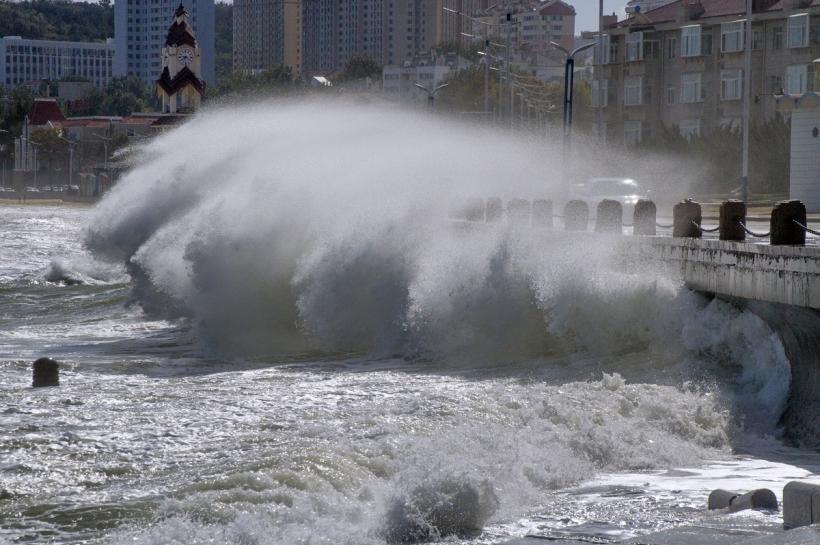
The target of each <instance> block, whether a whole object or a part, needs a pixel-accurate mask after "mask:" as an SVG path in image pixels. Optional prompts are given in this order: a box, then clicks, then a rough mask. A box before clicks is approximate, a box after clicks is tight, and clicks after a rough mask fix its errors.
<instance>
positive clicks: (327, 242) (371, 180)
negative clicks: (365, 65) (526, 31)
mask: <svg viewBox="0 0 820 545" xmlns="http://www.w3.org/2000/svg"><path fill="white" fill-rule="evenodd" d="M594 161H595V159H594V158H592V157H590V158H589V161H588V163H592V162H594ZM584 168H587V169H588V168H590V165H589V164H587V165H585V166H584ZM601 168H602V169H603V168H604V167H603V165H602V166H601ZM560 171H561V167H560V150H559V149H558V147H557V146H547V147H544V146H543V145H542V143H541V142H533V141H529V140H526V139H523V138H520V137H517V136H514V135H511V134H508V133H505V132H496V131H493V130H485V129H482V128H479V127H476V126H473V125H466V124H465V125H461V124H458V123H454V122H453V121H452V120H443V119H440V118H436V117H434V116H429V115H419V113H418V112H404V111H401V110H395V109H389V110H388V109H382V108H380V107H377V106H367V105H350V104H348V105H345V104H340V103H326V102H306V103H305V102H302V103H298V104H296V103H287V102H272V103H264V104H256V105H248V106H243V107H236V108H229V109H223V110H215V111H211V112H206V113H203V114H201V115H199V116H197V117H196V118H195V119H193V120H192V121H190V122H189V123H187V124H185V125H184V126H182V127H180V128H178V129H175V130H173V131H171V132H169V133H167V134H164V135H162V136H161V137H159V138H157V139H156V140H154V141H153V142H151V143H150V144H148V145H147V146H146V147H145V148H144V149H143V150H141V152H140V158H139V161H138V162H137V164H136V166H135V167H134V168H133V170H132V171H130V172H129V173H128V174H127V175H126V176H125V177H124V178H123V179H122V180H121V181H120V182H119V183H118V185H117V186H116V187H115V188H114V189H113V190H112V191H111V193H110V194H108V195H107V196H106V197H105V199H104V200H103V201H102V202H101V203H100V204H99V205H98V206H97V207H96V208H95V209H94V210H93V211H92V212H91V213H90V214H89V216H88V217H87V218H85V221H84V224H85V227H84V229H83V235H82V236H83V240H84V244H85V246H86V247H87V248H88V249H89V251H90V255H75V256H73V257H71V258H68V257H65V256H56V258H52V259H50V260H45V262H43V260H40V261H37V263H35V264H33V265H32V266H31V267H30V269H31V270H39V271H40V273H38V274H40V277H39V278H36V279H34V278H32V274H31V272H30V271H29V270H28V269H27V272H26V273H25V274H24V275H21V274H20V273H19V271H11V272H7V271H6V270H0V282H2V281H3V280H2V279H5V278H12V277H14V278H17V280H14V282H18V284H15V286H18V285H22V286H24V289H25V290H28V289H30V290H43V289H48V290H51V289H53V290H63V291H62V292H59V293H66V294H71V295H72V296H73V297H75V298H76V299H78V300H79V299H81V298H83V297H85V298H87V301H89V303H86V302H85V301H86V300H85V299H83V305H87V306H91V304H92V303H93V305H96V307H98V308H99V309H100V310H99V313H100V315H103V314H105V315H106V316H108V315H111V316H113V317H112V318H110V319H109V321H112V322H114V326H113V327H112V330H114V331H119V334H120V337H121V338H120V339H118V341H117V343H119V344H115V345H112V346H111V348H108V349H106V345H104V344H103V343H102V342H99V341H97V340H95V343H98V344H95V348H94V351H91V352H89V353H85V352H82V351H78V350H77V349H76V348H74V346H75V345H71V344H70V345H69V348H65V347H63V346H62V345H60V344H59V343H55V344H53V345H52V346H53V347H55V348H54V349H55V354H56V355H57V356H60V355H61V354H60V350H64V351H65V354H67V355H66V357H64V358H63V359H67V360H68V361H67V364H68V369H69V371H68V379H67V380H65V384H64V385H63V386H61V388H60V389H59V391H57V390H52V391H51V392H36V391H35V392H31V391H30V390H29V391H25V390H23V389H20V392H17V393H9V394H8V396H9V397H8V399H9V404H10V405H12V404H13V406H14V407H15V412H8V413H2V414H0V418H2V419H5V420H6V421H7V422H6V423H7V424H8V425H7V426H5V427H2V426H0V429H8V430H13V431H9V432H7V433H6V434H5V435H4V434H3V433H2V432H0V449H3V448H6V449H8V450H7V451H8V452H13V453H14V460H12V462H11V463H10V465H9V466H8V467H6V466H3V467H4V468H5V469H3V470H4V471H8V472H9V473H8V474H9V475H11V477H10V478H9V479H8V480H7V483H9V484H3V485H2V486H3V487H5V488H4V489H6V488H7V489H8V490H7V492H8V494H9V497H11V498H12V499H11V500H10V501H12V502H19V505H22V506H23V507H19V508H18V512H23V511H25V513H26V515H25V517H24V519H25V521H26V522H25V524H24V525H23V526H24V528H25V530H23V531H22V532H23V534H25V532H29V534H28V535H33V534H36V535H58V536H59V540H61V541H64V542H70V541H71V539H73V538H74V537H76V536H85V537H88V538H89V539H92V538H93V539H94V540H95V542H101V543H124V542H128V543H163V544H167V543H180V544H182V543H185V544H189V543H205V542H218V543H281V544H296V543H334V544H339V543H350V544H371V543H373V544H384V543H401V542H411V541H426V540H436V539H438V538H441V537H445V536H448V535H451V538H450V539H457V540H458V542H459V543H495V542H497V541H498V540H500V539H501V538H502V537H504V536H510V535H521V534H523V533H524V532H525V530H526V527H527V525H528V524H532V525H535V522H533V521H535V520H537V518H536V514H538V516H542V517H543V520H545V521H548V524H552V525H557V526H561V525H563V526H568V525H569V526H572V525H580V524H583V523H584V522H587V521H591V520H602V518H605V517H621V519H619V520H628V521H629V522H628V526H629V525H631V526H629V528H628V529H627V530H624V531H625V532H626V533H627V534H629V532H631V531H638V529H642V530H643V531H649V530H651V529H657V528H659V527H664V525H668V524H669V521H670V520H678V521H684V520H689V519H687V517H691V516H692V515H691V512H694V511H695V510H696V507H699V506H700V505H701V504H702V503H703V502H702V500H703V498H702V497H701V495H702V494H703V492H702V491H701V490H700V489H697V490H694V489H693V491H690V492H686V493H685V495H684V496H681V497H668V496H664V495H663V494H659V495H653V494H655V492H652V493H651V494H650V493H649V492H647V494H648V495H650V496H651V498H652V500H651V501H652V502H655V503H656V506H657V509H658V511H657V513H655V512H651V513H650V512H648V511H647V509H645V508H641V509H639V510H638V511H640V512H641V514H634V512H632V514H628V513H630V509H632V507H630V506H629V503H628V499H623V500H618V501H621V503H617V504H616V507H614V508H613V509H614V510H615V514H614V515H613V514H612V513H609V514H606V512H605V511H604V510H596V509H599V508H598V507H596V506H597V505H598V503H596V502H599V501H600V500H601V498H600V497H597V499H593V500H589V501H590V502H591V504H589V505H587V504H585V505H581V503H583V502H586V501H587V500H586V499H585V500H573V499H568V496H567V495H566V494H568V492H567V490H568V489H570V488H571V487H573V486H576V485H578V484H579V483H582V482H584V481H586V480H588V479H590V478H592V477H593V476H595V475H600V474H603V475H606V474H620V473H623V472H630V471H637V472H647V475H648V476H647V480H649V481H652V482H653V483H654V482H655V480H654V479H655V478H656V477H657V478H659V477H658V475H659V474H660V472H661V471H662V470H666V469H669V468H675V467H690V468H697V467H699V466H702V465H703V464H706V463H708V462H709V461H714V460H723V461H724V462H726V461H727V460H730V459H731V450H732V446H733V444H735V442H736V441H737V440H738V438H739V437H745V436H754V437H764V438H766V437H770V436H772V435H774V436H776V435H777V433H778V429H777V424H778V418H779V415H780V414H781V413H782V411H783V408H784V404H785V402H786V398H787V395H788V389H789V362H788V361H787V359H786V357H785V355H784V350H783V346H782V344H781V342H780V340H779V339H778V337H777V336H776V335H775V334H774V333H773V332H772V330H771V329H770V328H769V326H768V325H767V324H766V323H765V322H764V321H763V320H761V319H760V318H758V317H757V316H755V315H754V314H752V313H750V312H748V311H745V310H740V309H737V308H735V307H733V306H731V305H730V304H728V303H725V302H721V301H719V300H712V301H710V300H707V299H705V298H703V297H701V296H699V295H696V294H693V293H691V292H689V291H688V290H686V289H684V288H683V287H682V285H681V283H680V281H679V280H678V279H676V278H672V277H665V276H663V275H662V274H660V273H659V272H657V271H653V270H649V269H648V268H647V267H633V268H631V270H630V271H626V270H624V268H623V267H621V266H620V265H619V263H620V259H619V257H618V255H617V244H614V243H613V239H612V238H609V237H606V236H603V237H576V236H567V235H566V234H565V233H563V232H562V231H560V230H557V231H555V232H553V233H549V232H538V231H537V230H532V229H529V228H522V227H520V226H519V227H517V226H515V225H511V224H508V223H506V222H502V223H500V224H497V225H487V224H468V223H466V222H460V221H455V220H453V219H451V217H450V212H451V211H452V210H453V209H454V208H457V207H458V206H460V205H461V204H462V203H463V201H464V199H466V198H469V197H482V198H485V197H489V196H499V197H501V198H503V199H505V200H507V199H509V198H514V197H520V198H527V199H533V198H557V194H558V189H559V186H558V184H559V183H560ZM30 220H31V218H27V217H23V219H22V220H20V222H21V223H20V225H24V224H25V225H29V224H28V223H26V222H28V221H30ZM15 221H17V219H15ZM51 228H53V226H48V227H47V228H44V230H43V231H42V232H43V233H48V229H51ZM21 229H22V227H21ZM75 232H76V231H75ZM0 236H2V235H0ZM37 236H41V235H37ZM37 240H41V239H40V238H38V239H37ZM41 244H42V245H43V247H44V248H51V247H52V246H49V242H48V240H47V238H46V236H42V242H41ZM21 253H22V250H21ZM37 267H39V269H37ZM123 269H124V270H125V271H126V272H127V273H128V275H129V276H128V277H126V278H124V276H125V275H124V272H123ZM636 270H637V271H638V272H635V271H636ZM21 277H25V278H26V280H25V281H24V282H22V284H19V282H20V280H19V278H21ZM72 278H74V279H76V280H78V281H80V282H82V283H81V284H77V285H72V286H66V285H64V284H66V283H68V284H71V282H69V280H70V279H72ZM58 281H59V282H61V284H60V285H59V286H58V285H57V284H54V282H58ZM44 283H45V285H46V287H45V288H44V287H43V286H42V284H44ZM106 290H107V291H106ZM103 292H105V293H104V294H103ZM109 292H114V294H115V296H112V295H111V293H109ZM36 293H37V294H39V293H40V292H39V291H38V292H36ZM55 293H57V292H55ZM4 294H5V292H3V291H0V308H2V309H3V310H6V309H9V313H17V314H19V315H24V313H25V312H26V309H28V307H27V306H25V305H26V302H25V301H24V302H22V303H21V302H20V300H18V299H17V298H15V297H10V298H8V300H7V299H4V297H5V295H4ZM24 295H25V296H26V297H31V296H32V295H31V294H30V293H28V292H24ZM48 296H49V297H50V296H51V292H49V295H48ZM126 298H127V299H128V301H129V302H130V303H131V305H132V306H130V307H129V308H128V309H127V311H123V310H121V304H122V303H123V300H124V299H126ZM63 304H65V307H61V308H62V312H64V313H67V314H68V315H70V316H74V315H77V316H83V317H85V316H86V314H82V312H86V307H85V306H84V307H82V308H81V309H80V310H77V309H76V308H75V306H76V304H75V302H74V301H73V300H69V301H68V302H65V303H63ZM4 305H5V306H4ZM72 305H74V306H72ZM115 308H116V309H118V310H116V311H115V310H113V309H115ZM140 308H141V309H142V310H143V311H144V315H142V317H141V318H138V317H137V316H138V315H139V314H140V313H139V312H137V310H138V309H140ZM121 314H123V316H124V317H123V316H120V315H121ZM138 319H141V320H144V322H137V323H135V321H137V320H138ZM90 320H91V319H90V318H89V321H90ZM164 320H168V321H167V322H165V321H164ZM93 323H95V322H92V324H93ZM9 324H11V321H9ZM147 324H150V328H151V329H150V333H147V331H149V327H148V325H147ZM27 327H28V329H24V328H19V329H14V328H12V327H10V328H9V333H8V334H7V333H4V332H0V339H2V340H4V341H5V340H8V342H9V345H11V342H12V341H13V342H15V343H17V344H16V345H15V346H26V345H25V344H24V342H29V343H33V344H36V343H42V342H43V339H50V338H51V337H50V336H49V335H50V333H49V328H50V327H52V324H51V323H50V322H47V323H45V325H41V324H39V323H34V324H30V325H28V326H27ZM37 327H40V329H38V328H37ZM89 327H91V326H89ZM117 328H119V329H117ZM141 328H143V329H141ZM189 328H190V332H191V336H192V337H193V344H192V345H191V344H189V343H190V342H191V337H190V336H189V334H188V333H189ZM80 329H81V327H79V326H78V327H77V330H78V331H79V330H80ZM26 335H28V337H26ZM71 335H79V333H77V332H76V331H72V332H70V333H69V334H68V337H69V340H73V337H71ZM19 339H23V340H19ZM77 343H78V344H79V341H77ZM89 344H90V343H89ZM106 350H109V351H106ZM106 358H107V359H108V360H110V361H111V364H110V365H100V364H95V365H96V366H95V365H90V364H89V363H88V362H89V361H91V360H93V361H94V362H99V361H106ZM294 361H295V362H296V363H294ZM274 364H275V365H274ZM3 365H5V366H6V369H8V370H10V371H11V372H13V373H16V374H13V376H14V377H15V379H14V380H17V381H18V382H19V383H20V384H23V383H24V382H25V381H26V380H28V375H27V374H25V373H26V372H27V368H26V367H25V366H26V362H23V361H17V360H13V359H12V358H10V357H8V359H7V360H6V362H5V363H3ZM66 400H68V401H70V403H69V402H66ZM75 402H79V403H82V406H80V405H77V404H74V403H75ZM0 423H2V421H0ZM21 435H22V436H23V439H21V438H20V437H21ZM55 436H56V437H60V438H61V439H60V445H61V448H60V449H59V450H57V449H54V450H50V449H48V448H47V445H49V444H50V443H49V440H50V438H53V437H55ZM62 438H65V439H62ZM764 440H769V439H764ZM20 444H24V445H25V447H20V446H19V445H20ZM9 445H18V446H16V447H9ZM43 456H45V461H43V459H42V457H43ZM44 464H48V465H51V466H53V467H62V468H63V469H62V470H61V472H60V475H59V478H53V479H50V478H39V480H38V478H36V477H33V475H36V473H37V471H38V468H42V467H44ZM12 466H13V467H12ZM9 468H11V469H9ZM652 472H654V473H652ZM35 485H36V487H37V490H38V492H36V493H31V492H28V490H29V489H33V487H34V486H35ZM681 486H682V487H685V485H681ZM649 488H651V487H649ZM686 494H688V495H686ZM2 501H3V500H0V520H2V516H3V514H4V513H6V511H4V509H6V507H4V505H3V503H2ZM573 502H574V503H573ZM579 502H580V503H579ZM9 505H11V504H9ZM14 505H18V504H16V503H15V504H14ZM681 505H683V506H684V507H686V508H687V509H688V510H689V511H687V513H689V514H686V513H681V512H680V510H678V511H675V510H674V509H673V507H676V506H681ZM100 506H102V508H100V509H97V510H96V511H93V512H94V513H95V514H93V515H92V514H89V513H90V511H86V510H87V509H92V508H97V507H100ZM9 509H11V508H9ZM600 509H603V508H600ZM9 512H10V511H9ZM596 517H597V518H596ZM66 521H71V522H66ZM515 521H519V522H518V524H520V525H521V526H515V524H516V522H515ZM561 521H564V522H561ZM566 521H570V522H566ZM511 525H512V527H511ZM100 528H102V530H100ZM482 529H483V531H482ZM37 532H44V533H43V534H37ZM48 532H53V534H48ZM12 535H13V536H19V535H21V534H12ZM452 535H456V536H459V537H457V538H455V537H452ZM2 539H3V534H2V533H0V542H2Z"/></svg>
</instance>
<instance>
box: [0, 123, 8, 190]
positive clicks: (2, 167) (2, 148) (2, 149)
mask: <svg viewBox="0 0 820 545" xmlns="http://www.w3.org/2000/svg"><path fill="white" fill-rule="evenodd" d="M0 132H2V133H4V134H9V131H7V130H6V129H0ZM0 152H3V163H2V164H0V172H2V175H3V181H2V184H3V185H2V187H3V189H5V188H6V145H5V144H3V145H0Z"/></svg>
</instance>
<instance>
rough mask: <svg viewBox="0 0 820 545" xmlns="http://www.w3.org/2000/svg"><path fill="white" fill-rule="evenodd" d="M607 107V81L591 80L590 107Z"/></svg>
mask: <svg viewBox="0 0 820 545" xmlns="http://www.w3.org/2000/svg"><path fill="white" fill-rule="evenodd" d="M607 106H609V80H606V79H600V80H599V79H594V80H592V107H593V108H606V107H607Z"/></svg>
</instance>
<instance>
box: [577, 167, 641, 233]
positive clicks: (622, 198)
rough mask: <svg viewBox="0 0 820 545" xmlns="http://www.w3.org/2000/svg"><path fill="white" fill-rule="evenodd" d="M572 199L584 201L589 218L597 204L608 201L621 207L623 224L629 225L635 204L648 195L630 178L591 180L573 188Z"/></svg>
mask: <svg viewBox="0 0 820 545" xmlns="http://www.w3.org/2000/svg"><path fill="white" fill-rule="evenodd" d="M575 187H576V188H577V189H576V190H575V191H573V193H575V194H574V195H573V196H572V198H573V199H579V200H582V201H585V202H586V203H587V204H588V205H589V212H590V216H594V215H595V210H596V208H597V207H598V204H599V203H600V202H601V201H602V200H604V199H609V200H613V201H618V202H620V203H621V204H622V205H623V210H624V222H625V223H631V221H632V214H633V212H634V210H635V204H636V203H637V202H638V201H639V200H641V199H648V198H649V194H648V191H646V190H645V189H644V188H642V187H641V186H640V185H638V182H636V181H635V180H633V179H632V178H591V179H590V180H589V181H588V182H587V183H585V184H579V185H577V186H575Z"/></svg>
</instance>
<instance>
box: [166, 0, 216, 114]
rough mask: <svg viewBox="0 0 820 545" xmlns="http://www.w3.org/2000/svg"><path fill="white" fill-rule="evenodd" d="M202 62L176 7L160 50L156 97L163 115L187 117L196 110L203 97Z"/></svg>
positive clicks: (182, 14) (185, 16) (182, 11)
mask: <svg viewBox="0 0 820 545" xmlns="http://www.w3.org/2000/svg"><path fill="white" fill-rule="evenodd" d="M201 66H202V59H201V55H200V50H199V46H197V43H196V37H195V36H194V31H193V29H192V28H191V26H190V25H189V24H188V12H187V11H185V6H183V5H182V4H180V5H179V7H178V8H177V10H176V12H175V13H174V23H173V24H172V25H171V28H169V29H168V36H167V37H166V38H165V47H163V48H162V73H161V74H160V76H159V79H158V80H157V96H159V97H160V98H161V99H162V112H163V113H172V114H173V113H188V112H193V111H194V110H196V109H197V108H199V105H200V103H201V102H202V95H203V94H204V93H205V82H204V81H202V71H201V70H202V69H201Z"/></svg>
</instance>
